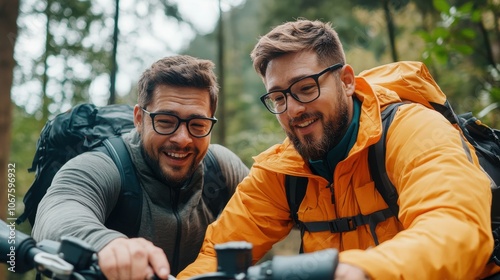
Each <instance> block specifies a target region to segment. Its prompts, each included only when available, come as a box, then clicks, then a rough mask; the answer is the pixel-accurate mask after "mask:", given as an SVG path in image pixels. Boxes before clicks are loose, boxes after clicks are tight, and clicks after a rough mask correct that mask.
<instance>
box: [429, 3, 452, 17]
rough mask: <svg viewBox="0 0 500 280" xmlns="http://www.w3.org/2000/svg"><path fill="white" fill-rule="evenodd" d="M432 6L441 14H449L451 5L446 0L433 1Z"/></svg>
mask: <svg viewBox="0 0 500 280" xmlns="http://www.w3.org/2000/svg"><path fill="white" fill-rule="evenodd" d="M432 4H433V5H434V7H435V8H436V9H437V10H438V11H440V12H441V13H445V14H449V13H450V8H451V5H450V4H449V3H448V1H446V0H433V1H432Z"/></svg>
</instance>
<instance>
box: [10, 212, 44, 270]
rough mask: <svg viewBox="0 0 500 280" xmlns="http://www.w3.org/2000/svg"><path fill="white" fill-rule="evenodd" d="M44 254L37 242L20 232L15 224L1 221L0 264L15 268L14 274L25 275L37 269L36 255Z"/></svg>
mask: <svg viewBox="0 0 500 280" xmlns="http://www.w3.org/2000/svg"><path fill="white" fill-rule="evenodd" d="M40 252H42V250H40V249H38V248H37V247H36V242H35V240H34V239H33V238H32V237H31V236H29V235H27V234H25V233H23V232H20V231H18V230H16V224H15V222H11V223H9V224H7V223H6V222H5V221H1V220H0V262H2V263H6V264H8V265H9V266H10V267H12V268H13V270H12V272H15V273H24V272H27V271H29V270H31V269H33V268H34V267H35V261H34V258H35V255H36V254H38V253H40Z"/></svg>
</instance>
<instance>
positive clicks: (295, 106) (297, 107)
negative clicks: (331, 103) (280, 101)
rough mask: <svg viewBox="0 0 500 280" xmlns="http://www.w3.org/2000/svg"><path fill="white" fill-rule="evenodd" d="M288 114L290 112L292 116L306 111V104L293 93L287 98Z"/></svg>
mask: <svg viewBox="0 0 500 280" xmlns="http://www.w3.org/2000/svg"><path fill="white" fill-rule="evenodd" d="M286 102H287V104H286V106H287V109H286V112H285V113H286V114H288V115H289V116H290V117H292V118H293V117H296V116H298V115H300V114H302V113H303V112H304V111H305V108H306V107H305V104H304V103H302V102H300V101H298V100H296V99H295V98H294V97H293V96H292V94H289V96H288V98H287V99H286Z"/></svg>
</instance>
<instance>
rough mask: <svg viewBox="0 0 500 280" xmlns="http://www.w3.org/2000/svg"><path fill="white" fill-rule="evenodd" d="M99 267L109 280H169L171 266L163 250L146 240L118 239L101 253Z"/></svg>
mask: <svg viewBox="0 0 500 280" xmlns="http://www.w3.org/2000/svg"><path fill="white" fill-rule="evenodd" d="M98 255H99V266H100V267H101V270H102V272H103V273H104V275H105V276H106V278H107V279H109V280H123V279H137V280H144V279H150V278H151V277H152V276H153V275H154V274H156V275H157V276H158V277H159V278H161V279H168V275H169V274H170V265H169V264H168V260H167V256H166V255H165V253H164V252H163V250H162V249H160V248H158V247H156V246H154V245H153V243H151V242H150V241H148V240H146V239H144V238H132V239H126V238H118V239H115V240H113V241H111V242H109V243H108V245H106V246H105V247H104V248H102V250H101V251H99V254H98Z"/></svg>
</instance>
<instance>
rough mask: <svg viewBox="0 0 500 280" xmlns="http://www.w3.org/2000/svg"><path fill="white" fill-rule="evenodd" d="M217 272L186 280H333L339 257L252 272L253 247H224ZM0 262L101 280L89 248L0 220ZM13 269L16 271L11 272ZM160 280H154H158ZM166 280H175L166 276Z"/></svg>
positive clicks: (281, 262)
mask: <svg viewBox="0 0 500 280" xmlns="http://www.w3.org/2000/svg"><path fill="white" fill-rule="evenodd" d="M215 250H216V252H217V263H218V267H217V272H214V273H206V274H202V275H199V276H195V277H192V278H190V280H219V279H239V280H277V279H289V278H295V279H318V280H323V279H325V280H331V279H333V276H334V272H335V269H336V268H337V264H338V252H337V250H335V249H325V250H322V251H317V252H314V253H306V254H300V255H295V256H275V257H273V258H272V260H269V261H265V262H263V263H261V264H258V265H254V266H251V262H252V244H251V243H248V242H244V241H241V242H228V243H224V244H219V245H216V246H215ZM0 262H2V263H6V264H8V265H9V270H10V271H11V272H15V273H25V272H27V271H29V270H32V269H35V268H36V269H37V270H38V271H40V272H41V273H43V274H44V275H45V276H48V277H50V278H51V279H57V280H71V279H85V280H105V279H106V278H105V276H104V274H102V272H101V270H100V268H99V266H98V259H97V252H95V251H94V250H93V249H92V248H91V247H90V246H89V245H88V244H87V243H85V242H83V241H81V240H79V239H77V238H75V237H63V238H61V242H56V241H50V240H43V241H41V242H39V243H36V242H35V240H34V239H33V238H32V237H30V236H29V235H27V234H25V233H22V232H20V231H17V230H15V224H14V223H12V224H10V225H9V224H7V223H5V222H4V221H1V220H0ZM10 268H14V269H12V270H11V269H10ZM157 279H158V278H157ZM169 279H175V277H173V276H170V277H169Z"/></svg>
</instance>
